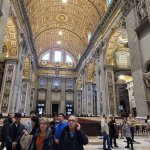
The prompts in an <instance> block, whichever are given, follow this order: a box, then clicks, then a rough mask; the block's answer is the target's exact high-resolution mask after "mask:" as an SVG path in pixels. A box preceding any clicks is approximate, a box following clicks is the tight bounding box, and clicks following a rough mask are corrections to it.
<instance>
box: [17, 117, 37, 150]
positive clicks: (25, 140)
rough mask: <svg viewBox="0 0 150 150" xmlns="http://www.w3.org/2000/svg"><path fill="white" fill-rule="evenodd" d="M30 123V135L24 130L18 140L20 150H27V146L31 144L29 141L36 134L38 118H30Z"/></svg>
mask: <svg viewBox="0 0 150 150" xmlns="http://www.w3.org/2000/svg"><path fill="white" fill-rule="evenodd" d="M31 123H32V130H31V132H30V133H28V132H27V131H26V130H24V131H23V132H24V135H23V136H22V137H21V139H20V144H21V148H22V150H28V149H29V145H30V144H31V140H32V138H33V136H34V135H36V134H37V132H38V130H39V127H40V124H39V118H38V117H37V116H32V117H31Z"/></svg>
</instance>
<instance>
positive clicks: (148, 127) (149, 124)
mask: <svg viewBox="0 0 150 150" xmlns="http://www.w3.org/2000/svg"><path fill="white" fill-rule="evenodd" d="M145 123H146V124H147V130H148V132H149V131H150V116H149V115H148V116H147V119H146V120H145Z"/></svg>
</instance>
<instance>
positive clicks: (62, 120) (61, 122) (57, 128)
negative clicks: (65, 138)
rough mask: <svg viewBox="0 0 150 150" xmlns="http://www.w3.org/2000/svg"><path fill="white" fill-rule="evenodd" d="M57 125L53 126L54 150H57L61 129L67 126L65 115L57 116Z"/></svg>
mask: <svg viewBox="0 0 150 150" xmlns="http://www.w3.org/2000/svg"><path fill="white" fill-rule="evenodd" d="M58 121H59V123H58V124H57V125H56V126H55V133H54V139H55V150H59V140H60V136H61V134H62V131H63V129H64V128H65V127H66V126H68V122H66V121H65V115H64V114H63V113H60V114H58Z"/></svg>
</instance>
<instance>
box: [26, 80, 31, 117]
mask: <svg viewBox="0 0 150 150" xmlns="http://www.w3.org/2000/svg"><path fill="white" fill-rule="evenodd" d="M31 89H32V88H31V80H29V81H28V90H27V98H26V101H25V102H26V103H25V116H30V102H31V99H30V97H31Z"/></svg>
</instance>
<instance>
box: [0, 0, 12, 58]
mask: <svg viewBox="0 0 150 150" xmlns="http://www.w3.org/2000/svg"><path fill="white" fill-rule="evenodd" d="M9 11H10V0H3V2H2V16H0V56H1V54H2V48H3V39H4V35H5V26H6V24H7V18H8V16H9Z"/></svg>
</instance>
